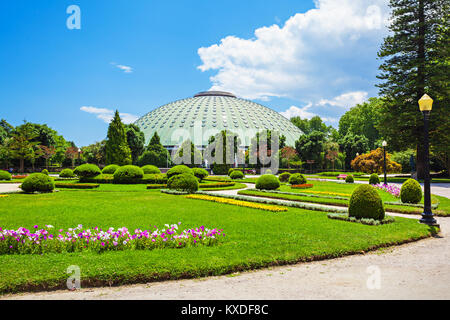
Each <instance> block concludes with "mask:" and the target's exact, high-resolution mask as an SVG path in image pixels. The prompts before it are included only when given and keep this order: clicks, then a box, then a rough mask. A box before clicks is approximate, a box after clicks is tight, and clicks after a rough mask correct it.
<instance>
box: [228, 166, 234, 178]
mask: <svg viewBox="0 0 450 320" xmlns="http://www.w3.org/2000/svg"><path fill="white" fill-rule="evenodd" d="M233 171H234V168H230V169H229V170H228V175H229V176H230V175H231V173H232V172H233Z"/></svg>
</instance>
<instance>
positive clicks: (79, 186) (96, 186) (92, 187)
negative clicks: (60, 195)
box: [55, 183, 100, 189]
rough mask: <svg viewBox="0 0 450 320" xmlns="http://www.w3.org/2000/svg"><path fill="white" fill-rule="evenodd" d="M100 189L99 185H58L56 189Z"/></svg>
mask: <svg viewBox="0 0 450 320" xmlns="http://www.w3.org/2000/svg"><path fill="white" fill-rule="evenodd" d="M98 187H100V185H99V184H97V183H56V184H55V188H60V189H64V188H66V189H95V188H98Z"/></svg>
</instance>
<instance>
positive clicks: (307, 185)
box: [291, 183, 314, 189]
mask: <svg viewBox="0 0 450 320" xmlns="http://www.w3.org/2000/svg"><path fill="white" fill-rule="evenodd" d="M312 187H314V185H313V184H308V183H304V184H294V185H291V188H292V189H310V188H312Z"/></svg>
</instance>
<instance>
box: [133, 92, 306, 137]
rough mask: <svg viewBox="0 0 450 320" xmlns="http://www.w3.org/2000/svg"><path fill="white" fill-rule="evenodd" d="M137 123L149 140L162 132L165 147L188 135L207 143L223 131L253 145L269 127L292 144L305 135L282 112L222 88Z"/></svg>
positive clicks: (161, 109)
mask: <svg viewBox="0 0 450 320" xmlns="http://www.w3.org/2000/svg"><path fill="white" fill-rule="evenodd" d="M135 124H136V125H137V126H138V127H139V128H140V129H141V131H143V132H144V134H145V139H146V143H148V142H149V140H150V139H151V137H152V136H153V134H154V133H155V132H158V135H159V136H160V138H161V143H162V144H163V145H164V146H175V145H179V144H180V143H181V142H182V141H184V140H185V139H188V138H189V139H191V140H192V141H193V142H194V144H195V145H197V146H200V145H202V146H206V145H208V139H209V137H210V136H212V135H214V134H216V133H218V132H220V131H222V130H228V131H231V132H234V133H237V134H238V135H239V136H240V138H241V141H242V144H243V145H245V146H249V145H250V141H251V139H252V138H253V137H254V135H255V134H256V132H260V131H263V130H265V129H269V130H273V131H278V132H279V133H280V136H281V135H284V136H286V144H287V145H291V146H294V145H295V141H296V140H297V139H298V138H299V136H300V135H302V132H301V131H300V129H298V128H297V127H296V126H294V125H293V124H292V123H291V122H290V121H289V120H288V119H286V118H285V117H283V116H282V115H281V114H279V113H278V112H275V111H273V110H272V109H270V108H267V107H265V106H263V105H260V104H258V103H255V102H252V101H249V100H244V99H240V98H236V97H235V96H234V95H233V94H231V93H228V92H221V91H206V92H201V93H198V94H196V95H195V96H194V97H193V98H187V99H182V100H178V101H175V102H171V103H168V104H166V105H163V106H161V107H159V108H157V109H155V110H153V111H151V112H149V113H147V114H146V115H144V116H143V117H141V118H140V119H138V120H137V121H136V122H135Z"/></svg>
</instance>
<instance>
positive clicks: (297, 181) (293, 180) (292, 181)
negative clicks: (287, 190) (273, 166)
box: [289, 173, 306, 185]
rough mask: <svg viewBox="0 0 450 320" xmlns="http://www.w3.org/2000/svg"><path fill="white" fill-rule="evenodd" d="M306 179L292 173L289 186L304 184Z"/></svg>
mask: <svg viewBox="0 0 450 320" xmlns="http://www.w3.org/2000/svg"><path fill="white" fill-rule="evenodd" d="M305 183H306V178H305V176H303V175H302V174H301V173H294V174H293V175H291V177H290V178H289V184H291V185H297V184H305Z"/></svg>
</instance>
